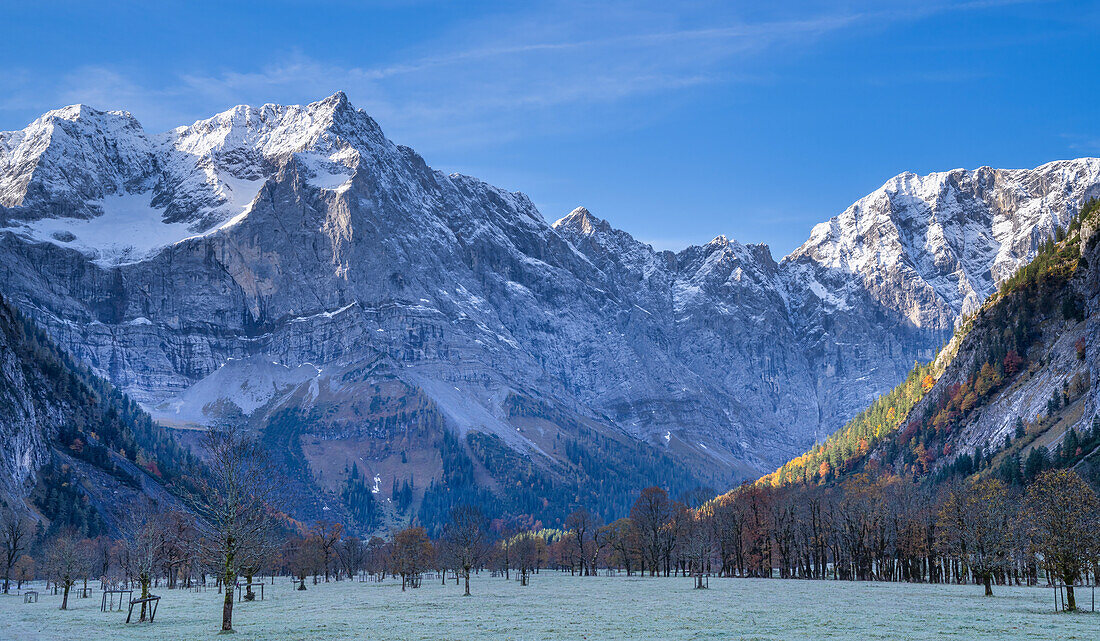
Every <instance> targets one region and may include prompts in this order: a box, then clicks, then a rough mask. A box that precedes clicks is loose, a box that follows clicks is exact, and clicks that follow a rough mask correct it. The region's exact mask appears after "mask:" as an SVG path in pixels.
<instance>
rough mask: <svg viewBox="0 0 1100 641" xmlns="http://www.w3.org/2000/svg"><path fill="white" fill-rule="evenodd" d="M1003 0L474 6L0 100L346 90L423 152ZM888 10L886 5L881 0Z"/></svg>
mask: <svg viewBox="0 0 1100 641" xmlns="http://www.w3.org/2000/svg"><path fill="white" fill-rule="evenodd" d="M990 4H999V3H998V2H996V0H985V1H978V2H970V3H961V4H959V3H942V4H937V3H921V4H913V3H886V4H885V5H884V4H883V3H880V2H879V3H871V4H868V5H867V6H866V7H863V8H858V7H857V8H854V9H853V8H852V7H853V5H851V4H849V5H846V7H847V8H846V9H845V10H843V11H836V10H834V9H832V8H831V7H830V6H828V5H827V4H826V5H825V8H823V9H816V10H815V9H814V8H813V7H811V8H810V10H809V11H806V10H803V11H797V12H794V13H796V14H805V15H809V16H810V17H803V16H798V17H793V18H792V17H786V16H784V15H782V14H774V13H773V14H772V15H748V14H745V13H743V12H742V13H738V10H737V9H730V8H729V7H727V6H725V5H724V4H721V3H719V4H711V3H707V2H702V3H691V4H689V5H687V6H686V7H685V6H684V5H677V6H675V7H673V6H670V5H667V4H664V3H662V4H657V3H654V4H648V5H647V4H645V3H612V4H610V5H603V4H601V5H600V7H599V10H596V8H595V6H594V5H590V4H587V3H584V2H580V3H578V2H548V3H543V4H540V5H538V6H537V7H536V8H531V9H525V10H523V11H518V12H511V13H505V14H500V15H493V16H487V17H479V18H476V19H472V20H468V21H466V22H464V23H462V24H460V25H457V26H456V27H455V28H454V29H452V30H451V31H450V32H448V33H445V34H443V35H440V36H437V37H435V38H433V39H432V40H431V41H428V42H420V43H416V44H414V45H412V46H410V47H409V48H408V49H407V50H405V51H402V52H397V53H396V54H395V56H394V58H393V59H392V60H390V61H386V62H381V63H378V64H374V65H354V64H347V62H345V61H333V60H329V59H325V58H324V57H323V56H319V55H317V54H316V53H315V52H305V51H300V50H292V51H289V52H284V53H282V54H279V55H273V58H272V59H271V60H269V61H267V63H266V64H262V65H259V66H255V67H253V68H251V69H241V68H237V69H233V68H230V69H228V70H225V69H223V70H217V71H211V70H207V69H196V70H193V71H191V72H189V73H185V74H179V75H174V76H171V77H168V78H167V79H161V80H149V79H144V80H139V79H137V78H136V77H134V76H131V75H128V74H127V73H126V72H124V71H122V70H119V69H115V68H111V67H109V66H106V65H100V66H83V67H78V68H74V69H72V70H69V71H67V72H66V73H64V74H63V75H62V76H61V77H56V78H43V77H34V76H31V75H30V74H25V73H21V72H19V71H18V70H9V71H8V72H5V73H4V75H0V95H3V96H5V97H4V98H0V110H5V109H6V110H15V109H23V110H25V109H27V108H28V105H31V104H37V105H41V104H43V103H44V102H46V103H47V104H48V105H49V106H60V105H62V104H68V103H72V102H86V103H89V104H92V105H95V106H97V107H100V108H124V109H128V110H130V111H132V112H133V113H134V114H135V115H137V116H138V117H139V119H141V120H142V122H143V123H144V124H145V125H146V126H147V127H148V128H150V129H153V130H161V129H166V128H168V127H171V126H175V125H179V124H184V123H186V122H189V121H191V120H194V119H197V118H199V117H205V116H208V115H210V114H212V113H213V112H215V111H218V110H221V109H225V108H228V107H229V106H231V105H234V104H239V103H264V102H282V103H302V102H308V101H311V100H316V99H319V98H321V97H324V96H326V95H329V94H331V93H332V92H334V91H336V90H338V89H342V90H344V91H346V92H347V93H348V95H349V96H350V97H351V99H352V101H353V102H354V103H355V104H356V105H357V106H360V107H362V108H364V109H366V110H367V111H368V112H370V113H371V114H372V115H374V116H375V118H376V119H377V120H379V122H380V123H381V124H382V125H383V127H385V128H386V129H387V131H388V132H389V133H390V134H391V135H392V136H393V137H394V138H395V139H397V140H399V141H401V142H407V143H410V144H413V145H414V146H417V147H418V148H421V149H425V150H426V151H434V150H441V149H443V150H445V149H457V148H462V147H466V146H487V145H498V144H502V143H506V142H508V141H510V140H513V139H515V138H518V137H531V136H544V135H554V134H557V133H561V132H566V131H567V132H574V133H575V132H578V131H580V132H583V131H584V130H585V129H586V127H597V126H598V127H600V128H602V129H606V128H608V127H609V126H613V127H621V128H629V127H634V126H644V124H645V123H646V122H647V118H651V117H652V115H651V114H647V113H646V109H652V108H653V107H652V105H648V104H647V106H646V108H645V109H643V108H631V107H632V102H633V101H634V99H636V98H639V97H644V96H654V95H663V94H668V95H675V94H677V93H680V92H684V91H686V90H691V89H692V88H694V87H698V86H702V85H711V84H716V83H748V82H763V81H766V80H765V79H766V78H767V77H768V76H769V74H770V71H769V69H770V65H771V64H772V63H773V62H774V61H775V60H776V59H777V58H782V57H783V56H790V55H801V54H804V53H805V52H806V51H807V50H808V49H809V48H811V47H812V46H813V44H814V43H815V42H816V41H817V40H818V39H820V38H823V37H829V36H831V35H833V34H836V33H838V32H842V31H844V30H850V29H855V28H882V27H883V25H885V24H889V23H892V22H896V21H899V20H912V19H917V18H921V17H925V16H928V15H931V14H935V13H937V12H943V11H957V10H967V9H973V8H981V7H987V6H989V5H990ZM884 7H885V8H884Z"/></svg>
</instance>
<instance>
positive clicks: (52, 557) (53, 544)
mask: <svg viewBox="0 0 1100 641" xmlns="http://www.w3.org/2000/svg"><path fill="white" fill-rule="evenodd" d="M80 543H81V540H80V537H79V536H78V535H77V534H76V532H75V531H68V532H62V533H61V534H58V535H57V536H56V537H55V538H54V539H53V540H52V541H50V542H49V544H48V545H47V546H46V567H47V569H48V572H49V574H50V576H52V577H53V580H54V582H55V583H57V584H60V585H61V590H62V596H61V609H62V610H68V609H69V589H70V588H72V587H73V585H74V584H75V583H76V579H77V578H78V577H79V575H80V571H81V565H82V563H83V558H82V556H83V555H82V551H81V549H80V547H81V546H80Z"/></svg>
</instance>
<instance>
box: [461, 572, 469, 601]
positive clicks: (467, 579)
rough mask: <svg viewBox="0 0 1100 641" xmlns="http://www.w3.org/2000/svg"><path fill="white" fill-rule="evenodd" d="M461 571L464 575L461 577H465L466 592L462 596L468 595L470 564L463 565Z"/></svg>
mask: <svg viewBox="0 0 1100 641" xmlns="http://www.w3.org/2000/svg"><path fill="white" fill-rule="evenodd" d="M462 573H463V575H464V577H463V578H465V579H466V594H463V595H462V596H470V566H468V565H467V566H465V567H463V568H462Z"/></svg>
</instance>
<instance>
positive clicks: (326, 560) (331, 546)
mask: <svg viewBox="0 0 1100 641" xmlns="http://www.w3.org/2000/svg"><path fill="white" fill-rule="evenodd" d="M309 531H310V533H311V534H312V535H313V536H315V537H317V544H318V545H320V546H321V547H320V550H321V557H322V558H321V563H322V566H323V567H324V572H325V583H328V574H329V570H331V569H332V566H333V563H334V562H335V561H336V546H337V545H338V544H339V543H340V538H341V537H342V536H343V535H344V526H343V525H340V524H339V523H333V522H332V521H317V522H316V523H314V524H313V527H312V528H310V530H309ZM336 579H337V580H339V579H340V576H339V574H337V576H336Z"/></svg>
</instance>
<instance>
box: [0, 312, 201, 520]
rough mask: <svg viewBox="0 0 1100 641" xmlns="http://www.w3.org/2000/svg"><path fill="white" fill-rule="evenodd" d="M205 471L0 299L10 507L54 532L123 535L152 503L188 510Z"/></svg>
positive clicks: (1, 399)
mask: <svg viewBox="0 0 1100 641" xmlns="http://www.w3.org/2000/svg"><path fill="white" fill-rule="evenodd" d="M194 466H195V463H194V462H193V460H192V459H191V457H190V456H189V455H187V454H186V453H185V452H183V451H182V450H181V449H180V448H179V446H178V445H177V444H176V443H175V442H174V441H173V440H172V438H171V437H170V436H168V435H167V434H166V433H165V432H164V430H163V429H161V428H160V427H159V426H157V425H156V424H155V423H153V421H152V420H151V419H150V418H149V416H148V415H146V414H145V413H144V412H142V411H141V409H140V408H138V407H137V406H136V404H134V403H132V402H131V401H129V400H128V399H126V398H125V397H124V396H123V395H121V394H119V393H118V392H117V391H116V390H114V389H113V388H112V387H111V386H110V385H109V384H108V383H106V382H105V381H103V380H101V379H98V378H97V377H95V376H94V375H93V374H91V373H90V372H89V371H87V369H86V368H84V367H82V366H80V365H79V364H77V363H74V362H73V361H72V360H71V359H70V358H69V356H68V355H67V354H66V353H64V352H63V351H62V350H60V349H59V348H58V347H57V346H56V345H55V344H54V343H53V341H52V340H50V338H49V337H48V336H47V335H46V334H45V333H44V332H42V331H41V330H39V329H37V328H36V327H34V325H33V324H32V323H31V322H30V321H29V320H27V319H26V318H25V317H23V316H22V315H21V314H20V313H19V312H18V311H17V310H16V309H15V308H14V307H12V306H11V305H10V304H9V303H8V302H7V301H6V300H4V299H3V297H0V503H2V504H3V505H5V506H7V507H10V508H12V509H14V510H17V511H29V512H32V513H34V514H35V516H36V518H37V519H39V520H40V521H41V522H42V523H43V525H44V527H45V528H47V529H59V528H68V527H73V528H76V529H77V530H79V531H81V532H82V533H84V534H87V535H90V536H95V535H98V534H101V533H108V534H117V533H118V531H119V524H120V522H121V521H122V520H123V519H124V515H125V514H126V513H127V512H128V511H129V510H132V509H134V508H135V507H138V506H139V505H140V504H142V503H144V502H145V501H148V500H153V501H157V502H159V503H160V504H161V506H162V507H164V508H166V509H167V508H173V509H185V508H183V506H182V504H181V503H180V501H179V499H178V498H177V496H176V495H174V494H173V493H170V492H168V491H167V490H166V489H165V487H166V485H168V484H169V483H172V482H177V483H179V484H180V485H179V487H180V488H183V487H184V485H186V483H185V482H184V479H185V477H186V475H188V474H190V473H193V471H194V469H195V467H194Z"/></svg>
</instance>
